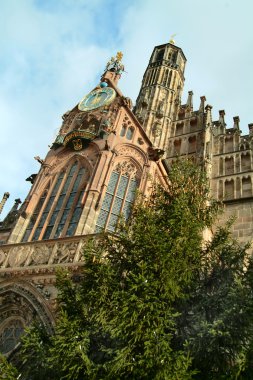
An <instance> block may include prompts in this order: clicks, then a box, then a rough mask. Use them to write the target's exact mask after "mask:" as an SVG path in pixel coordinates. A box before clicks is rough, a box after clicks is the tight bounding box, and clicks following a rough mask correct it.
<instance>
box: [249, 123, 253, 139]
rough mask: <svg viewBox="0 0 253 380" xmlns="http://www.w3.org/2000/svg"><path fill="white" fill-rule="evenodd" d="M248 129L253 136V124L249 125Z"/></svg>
mask: <svg viewBox="0 0 253 380" xmlns="http://www.w3.org/2000/svg"><path fill="white" fill-rule="evenodd" d="M248 128H249V135H250V136H253V123H250V124H248Z"/></svg>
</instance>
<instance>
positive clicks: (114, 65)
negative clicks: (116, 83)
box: [105, 51, 124, 74]
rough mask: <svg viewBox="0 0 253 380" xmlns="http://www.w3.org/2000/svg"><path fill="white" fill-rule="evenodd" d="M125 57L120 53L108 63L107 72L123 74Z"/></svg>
mask: <svg viewBox="0 0 253 380" xmlns="http://www.w3.org/2000/svg"><path fill="white" fill-rule="evenodd" d="M122 57H123V53H122V52H121V51H118V52H117V54H116V57H112V58H111V59H110V61H109V62H107V65H106V68H105V71H114V72H116V73H117V74H121V73H122V71H124V65H123V64H122V62H121V60H122Z"/></svg>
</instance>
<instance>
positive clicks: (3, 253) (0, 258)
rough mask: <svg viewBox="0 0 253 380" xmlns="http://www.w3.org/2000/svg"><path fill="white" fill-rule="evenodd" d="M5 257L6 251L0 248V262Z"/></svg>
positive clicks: (0, 262)
mask: <svg viewBox="0 0 253 380" xmlns="http://www.w3.org/2000/svg"><path fill="white" fill-rule="evenodd" d="M5 258H6V253H5V252H4V251H3V250H2V249H0V264H2V263H3V262H4V260H5Z"/></svg>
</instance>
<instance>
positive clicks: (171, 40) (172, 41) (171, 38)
mask: <svg viewBox="0 0 253 380" xmlns="http://www.w3.org/2000/svg"><path fill="white" fill-rule="evenodd" d="M176 35H177V34H176V33H175V34H172V36H171V37H170V41H169V42H170V44H172V45H175V40H174V37H175V36H176Z"/></svg>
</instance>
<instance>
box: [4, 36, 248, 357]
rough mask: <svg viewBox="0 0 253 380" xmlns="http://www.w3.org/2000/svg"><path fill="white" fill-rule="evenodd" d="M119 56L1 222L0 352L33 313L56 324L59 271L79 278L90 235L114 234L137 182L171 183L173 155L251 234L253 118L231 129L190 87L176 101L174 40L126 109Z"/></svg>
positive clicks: (179, 76) (11, 348)
mask: <svg viewBox="0 0 253 380" xmlns="http://www.w3.org/2000/svg"><path fill="white" fill-rule="evenodd" d="M121 59H122V54H121V53H118V54H117V56H116V57H114V58H112V59H111V60H110V61H109V62H108V64H107V66H106V69H105V72H104V73H103V75H102V77H101V82H100V83H99V84H98V86H97V87H96V88H94V89H93V90H92V91H91V92H90V93H89V94H87V95H85V96H84V98H83V99H82V100H81V101H80V102H79V104H78V105H76V106H75V107H74V108H73V109H72V110H70V111H68V112H66V113H65V114H64V115H63V117H62V119H63V122H62V126H61V128H60V131H59V134H58V136H57V138H56V140H55V141H54V142H53V143H52V146H51V149H50V150H49V152H48V154H47V156H46V157H45V158H44V159H41V158H40V157H37V160H38V161H39V163H40V164H41V168H40V171H39V173H38V174H37V175H35V174H33V175H31V176H30V177H29V178H28V180H30V181H31V182H32V187H31V190H30V192H29V194H28V196H27V198H26V200H25V201H24V202H23V204H22V205H21V207H19V203H20V200H19V199H17V200H16V201H15V204H14V206H13V207H12V209H11V211H10V212H9V214H8V215H7V217H6V218H5V219H4V221H3V222H2V223H1V225H0V242H1V247H0V265H1V268H0V281H1V287H0V350H1V351H2V352H4V353H5V354H6V355H8V356H9V355H12V354H13V352H15V350H16V348H17V344H18V340H19V336H20V334H22V332H23V329H24V326H25V325H29V324H31V322H32V321H33V320H34V319H35V318H36V319H38V320H39V321H40V322H41V323H43V324H44V325H45V327H46V328H47V329H48V331H51V330H52V328H53V324H54V311H55V299H56V289H55V271H56V269H57V268H58V267H67V268H68V269H69V270H70V271H72V272H73V275H74V276H75V274H78V271H79V270H80V267H81V266H82V265H83V258H82V248H83V246H84V245H85V242H86V240H87V238H88V237H89V236H92V235H93V234H97V233H99V232H100V231H102V230H107V231H114V229H115V225H116V224H117V220H118V218H119V215H120V214H123V215H124V217H125V218H127V217H128V215H129V213H130V211H131V205H132V203H133V201H134V196H135V191H136V189H137V188H138V189H139V190H140V191H141V192H143V193H144V194H146V195H148V194H149V192H150V191H151V189H152V183H153V181H154V180H155V181H157V182H159V183H161V184H163V185H164V186H168V183H167V173H169V170H170V167H171V165H172V163H173V162H174V161H175V160H176V159H177V158H178V157H179V156H180V157H186V158H191V159H193V160H195V161H196V162H197V163H199V165H202V166H203V167H205V168H206V170H207V173H208V176H209V180H210V189H211V192H212V194H213V196H214V197H216V198H217V199H220V200H223V201H224V204H225V216H224V218H225V219H226V218H227V217H228V216H230V215H232V214H235V215H236V216H237V221H236V223H235V225H234V227H233V228H234V234H235V236H236V237H238V238H240V239H241V241H242V242H245V241H248V240H250V239H252V235H253V185H252V183H253V181H252V168H253V159H252V150H253V124H250V125H249V135H247V136H241V131H240V128H239V117H237V116H236V117H234V124H233V126H232V127H231V128H226V123H225V112H224V111H219V120H217V121H213V120H212V107H211V106H210V105H208V104H206V98H205V96H201V98H200V103H199V108H198V109H197V110H194V109H193V92H192V91H189V92H188V99H187V102H186V104H182V103H181V95H182V91H183V86H184V71H185V64H186V58H185V56H184V53H183V51H182V50H181V49H180V48H179V47H177V46H175V44H174V41H173V40H171V41H170V42H169V43H167V44H164V45H159V46H156V47H155V48H154V51H153V53H152V55H151V58H150V61H149V64H148V66H147V69H146V71H145V73H144V76H143V81H142V85H141V89H140V93H139V95H138V98H137V102H136V106H135V107H134V109H133V111H132V103H131V100H130V99H129V98H126V97H124V96H123V95H122V93H121V91H120V89H119V88H118V80H119V79H120V76H121V73H122V71H123V70H124V67H123V65H122V62H121ZM8 196H9V194H8V193H5V194H4V197H3V199H2V202H1V203H0V212H1V210H2V208H3V206H4V203H5V202H6V200H7V198H8ZM221 223H222V221H221Z"/></svg>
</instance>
